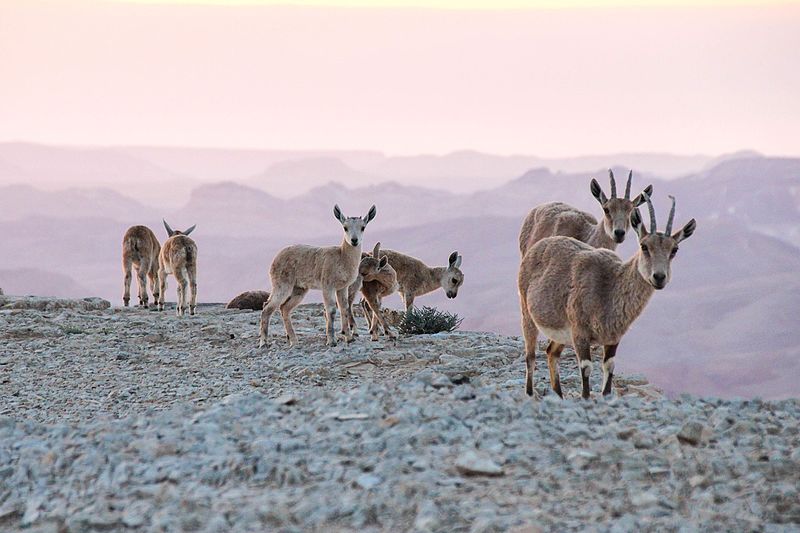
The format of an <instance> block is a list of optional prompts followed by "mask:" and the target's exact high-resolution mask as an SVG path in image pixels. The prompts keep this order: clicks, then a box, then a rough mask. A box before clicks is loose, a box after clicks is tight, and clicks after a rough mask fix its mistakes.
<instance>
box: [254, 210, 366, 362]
mask: <svg viewBox="0 0 800 533" xmlns="http://www.w3.org/2000/svg"><path fill="white" fill-rule="evenodd" d="M376 213H377V210H376V209H375V206H374V205H373V206H372V207H371V208H370V210H369V212H368V213H367V216H365V217H363V218H362V217H345V216H344V215H343V214H342V210H341V209H339V206H338V205H336V206H334V208H333V216H334V217H336V220H338V221H339V222H340V223H341V224H342V228H343V229H344V238H343V239H342V244H341V245H340V246H328V247H324V248H322V247H318V246H306V245H302V244H297V245H294V246H287V247H286V248H284V249H283V250H281V251H280V252H278V255H276V256H275V259H273V260H272V265H271V266H270V268H269V277H270V280H271V281H272V294H271V295H270V297H269V300H268V301H267V304H266V305H265V306H264V309H263V311H261V325H260V332H261V334H260V340H259V347H262V346H264V345H265V344H266V343H267V335H268V333H269V319H270V317H271V316H272V314H273V313H274V312H275V311H276V310H277V309H278V308H279V307H280V310H281V317H282V318H283V325H284V327H285V328H286V336H287V337H288V339H289V345H290V346H293V345H295V344H297V335H295V333H294V328H293V327H292V320H291V316H290V313H291V312H292V309H294V308H295V307H297V306H298V305H299V304H300V302H302V301H303V297H304V296H305V295H306V293H307V292H308V291H309V289H318V290H321V291H322V300H323V302H324V305H325V323H326V325H325V336H326V337H327V345H328V346H336V337H335V336H334V333H333V331H334V324H333V323H334V319H335V318H336V305H338V307H339V312H340V313H341V314H342V330H343V331H344V336H345V341H347V342H350V341H352V340H353V335H352V332H351V331H350V317H349V311H348V307H347V289H348V287H349V286H350V285H352V283H353V282H354V281H355V280H356V278H357V277H358V265H359V263H360V262H361V241H362V240H363V235H364V229H365V228H366V227H367V224H368V223H369V222H370V220H372V219H373V218H375V214H376Z"/></svg>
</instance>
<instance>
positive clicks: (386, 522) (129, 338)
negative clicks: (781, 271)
mask: <svg viewBox="0 0 800 533" xmlns="http://www.w3.org/2000/svg"><path fill="white" fill-rule="evenodd" d="M43 302H44V303H43ZM0 306H1V308H0V398H2V402H1V403H0V531H16V530H18V529H23V528H25V529H26V530H28V531H92V530H105V531H109V530H111V531H115V530H141V531H181V530H184V531H264V530H285V531H303V530H324V531H336V530H353V529H364V530H374V531H398V530H419V531H495V530H496V531H504V530H514V529H516V530H518V531H540V530H541V531H549V530H587V529H588V530H600V531H608V530H614V531H629V530H633V529H645V530H665V531H677V530H681V531H694V530H720V531H721V530H725V531H728V530H768V531H784V530H787V531H788V530H797V528H798V527H800V495H798V485H800V446H799V445H800V431H798V416H800V402H798V401H797V400H792V401H783V402H762V401H759V400H738V401H737V400H732V401H727V400H726V401H723V400H716V399H696V398H681V399H677V400H670V399H666V398H663V397H662V396H661V395H660V394H658V391H656V390H654V389H653V388H652V387H650V386H649V385H648V384H647V381H646V379H644V378H643V377H641V376H627V377H626V376H622V377H621V378H620V380H619V384H618V387H617V389H616V390H615V393H614V395H613V397H612V398H611V399H603V398H599V397H595V398H593V399H592V400H590V401H580V400H579V399H577V396H578V389H579V379H578V374H577V369H576V365H575V362H574V357H572V354H571V352H570V353H566V354H565V356H564V357H563V358H562V365H561V366H562V370H561V373H562V385H563V387H564V389H565V391H566V392H567V393H568V394H569V395H570V397H569V398H568V399H567V400H560V399H558V398H557V397H555V396H554V395H552V394H549V395H548V394H546V391H547V384H546V381H545V379H546V374H547V370H546V363H545V361H544V358H543V357H542V358H541V359H540V362H539V368H538V371H537V374H538V380H537V381H538V382H537V388H538V390H539V391H540V392H541V393H542V394H543V395H544V398H543V399H542V400H538V401H534V400H530V399H528V398H527V397H526V396H525V395H524V390H523V389H524V387H523V378H524V363H523V359H522V342H521V340H520V339H519V338H514V337H504V336H499V335H493V334H485V333H471V332H457V333H451V334H437V335H431V336H417V337H402V338H400V340H399V341H398V342H397V343H396V344H393V343H390V342H388V341H387V342H383V341H381V342H377V343H375V342H371V341H370V340H369V337H368V335H366V334H365V331H364V325H363V320H361V321H360V324H361V331H362V335H361V337H360V338H359V339H358V340H357V341H356V342H355V343H354V344H351V345H344V344H340V345H339V346H337V347H336V348H332V349H327V348H325V346H324V334H323V329H322V322H323V320H322V313H321V309H320V307H319V306H318V305H313V304H312V305H307V306H301V307H299V308H298V309H297V311H296V312H295V326H296V329H297V331H298V335H299V337H300V343H301V347H299V348H296V349H293V350H289V349H287V348H286V346H285V342H284V341H283V339H282V338H280V337H278V336H277V335H280V334H282V326H281V325H280V320H279V318H278V317H273V321H274V322H273V326H272V331H273V333H274V334H275V335H276V336H275V337H274V342H273V343H272V346H271V347H270V348H269V349H264V350H259V349H257V348H256V346H257V344H258V335H257V324H258V319H259V314H258V313H255V312H245V311H233V310H225V309H223V308H222V306H221V305H220V306H202V307H200V308H199V314H198V315H197V316H195V317H186V318H183V319H179V318H177V317H175V316H174V315H173V314H172V313H171V312H165V313H158V312H154V311H148V310H142V309H133V308H132V309H105V308H104V307H105V306H104V305H103V304H102V303H99V302H97V301H95V300H77V301H73V303H65V302H58V301H49V302H48V301H44V300H41V299H39V300H37V299H28V300H25V301H20V300H15V299H9V298H8V297H5V298H3V299H2V300H0ZM621 357H625V354H622V355H621ZM597 366H599V365H596V367H597ZM618 366H619V365H618ZM599 382H600V377H599V373H598V374H597V375H595V376H593V380H592V383H593V386H594V389H595V390H597V389H598V388H599Z"/></svg>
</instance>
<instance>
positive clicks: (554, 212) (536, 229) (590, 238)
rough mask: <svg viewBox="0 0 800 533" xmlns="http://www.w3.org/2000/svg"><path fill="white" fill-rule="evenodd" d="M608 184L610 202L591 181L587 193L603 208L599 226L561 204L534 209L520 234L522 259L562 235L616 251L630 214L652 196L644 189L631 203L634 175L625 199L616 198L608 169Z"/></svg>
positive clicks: (578, 212) (611, 172) (575, 210)
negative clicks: (547, 240) (646, 198)
mask: <svg viewBox="0 0 800 533" xmlns="http://www.w3.org/2000/svg"><path fill="white" fill-rule="evenodd" d="M608 177H609V180H610V181H611V198H608V197H606V195H605V193H604V192H603V189H602V188H601V187H600V184H599V183H597V180H596V179H594V178H592V181H591V186H590V189H591V191H592V196H594V197H595V198H596V199H597V201H598V202H600V205H601V206H602V207H603V218H601V219H600V221H599V222H598V221H597V220H596V219H595V218H594V217H593V216H592V215H590V214H589V213H587V212H585V211H581V210H579V209H576V208H574V207H572V206H570V205H568V204H565V203H562V202H551V203H547V204H542V205H540V206H537V207H534V208H533V209H532V210H531V212H530V213H528V216H527V217H526V218H525V222H523V224H522V229H521V230H520V232H519V251H520V253H521V254H522V255H525V252H526V251H527V250H528V248H530V247H531V246H533V245H534V244H536V243H537V242H539V241H540V240H542V239H544V238H545V237H553V236H555V235H563V236H565V237H573V238H575V239H578V240H579V241H581V242H585V243H586V244H588V245H589V246H593V247H595V248H606V249H608V250H616V248H617V245H618V244H620V243H621V242H622V241H624V240H625V234H626V232H627V231H628V227H629V224H630V216H631V213H632V212H633V210H634V209H635V208H636V207H638V206H640V205H641V204H643V203H644V196H643V194H645V193H646V195H647V196H650V195H652V194H653V186H652V185H648V186H647V187H645V189H644V191H642V194H639V195H638V196H637V197H636V198H634V199H633V200H631V179H632V178H633V171H632V170H631V171H630V172H629V173H628V183H627V184H626V185H625V197H624V198H617V182H616V181H615V180H614V172H613V171H612V170H610V169H609V171H608Z"/></svg>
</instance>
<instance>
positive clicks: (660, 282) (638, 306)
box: [518, 193, 697, 398]
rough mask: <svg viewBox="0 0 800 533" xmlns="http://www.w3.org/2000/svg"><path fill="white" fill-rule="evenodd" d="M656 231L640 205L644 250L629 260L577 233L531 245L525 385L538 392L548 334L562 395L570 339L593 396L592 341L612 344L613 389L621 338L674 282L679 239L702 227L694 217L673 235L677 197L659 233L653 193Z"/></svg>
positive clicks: (605, 388)
mask: <svg viewBox="0 0 800 533" xmlns="http://www.w3.org/2000/svg"><path fill="white" fill-rule="evenodd" d="M643 194H644V198H645V201H646V202H647V206H648V209H649V211H650V232H649V233H648V231H647V230H645V228H644V224H643V223H642V218H641V214H640V213H639V210H638V209H635V210H634V211H633V213H632V214H631V225H632V226H633V229H634V230H635V231H636V233H637V235H638V237H639V250H638V251H637V252H636V253H635V254H634V256H633V257H631V258H630V259H629V260H628V261H626V262H623V261H622V259H620V258H619V257H618V256H617V255H616V254H615V253H613V252H611V251H609V250H603V249H597V248H593V247H591V246H589V245H588V244H586V243H583V242H580V241H578V240H576V239H573V238H572V237H548V238H546V239H542V240H541V241H539V242H538V243H536V244H535V245H534V246H533V247H532V248H530V249H529V250H528V251H527V252H526V253H525V256H524V257H523V258H522V263H521V264H520V267H519V278H518V281H519V298H520V308H521V310H522V333H523V336H524V338H525V363H526V370H527V371H526V376H525V391H526V392H527V394H528V395H533V372H534V368H535V358H536V338H537V335H538V333H539V332H540V331H541V332H542V333H543V334H544V335H545V336H546V337H547V338H548V339H550V341H551V342H550V345H549V346H548V348H547V365H548V367H549V369H550V385H551V387H552V388H553V390H554V391H555V392H556V394H558V395H559V396H561V397H563V395H562V393H561V382H560V379H559V376H558V360H559V357H560V355H561V351H562V350H563V349H564V345H567V344H571V345H572V346H573V347H574V348H575V354H576V355H577V358H578V365H579V367H580V369H581V379H582V382H583V390H582V392H581V396H582V397H583V398H588V397H589V375H590V374H591V371H592V356H591V353H590V347H591V345H592V344H600V345H602V346H603V347H604V355H603V385H602V389H601V390H602V392H603V394H604V395H607V394H609V393H610V392H611V380H612V378H613V376H614V356H615V354H616V352H617V345H618V344H619V342H620V339H621V338H622V336H623V335H624V334H625V332H626V331H628V328H629V327H630V325H631V324H632V323H633V321H634V320H636V318H637V317H638V316H639V314H640V313H641V312H642V310H643V309H644V307H645V305H647V302H648V301H649V300H650V297H651V296H652V295H653V291H654V290H657V289H658V290H660V289H663V288H664V287H665V286H666V285H667V283H668V282H669V280H670V264H671V262H672V259H673V258H674V257H675V254H676V253H677V252H678V243H680V242H681V241H683V240H685V239H688V238H689V237H690V236H691V235H692V233H694V230H695V228H696V226H697V224H696V223H695V220H694V219H692V220H690V221H689V222H688V223H687V224H686V225H685V226H684V227H683V228H682V229H681V230H680V231H678V232H676V233H674V234H671V235H670V232H671V231H672V221H673V219H674V217H675V199H674V198H673V197H670V198H672V209H671V210H670V213H669V219H668V220H667V227H666V231H664V233H657V232H656V216H655V210H654V209H653V204H652V203H651V201H650V197H649V196H648V195H647V193H643Z"/></svg>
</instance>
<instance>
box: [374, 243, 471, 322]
mask: <svg viewBox="0 0 800 533" xmlns="http://www.w3.org/2000/svg"><path fill="white" fill-rule="evenodd" d="M381 253H383V254H386V256H387V257H388V258H389V264H390V265H392V268H394V270H395V272H397V283H398V285H399V286H400V288H399V291H400V296H401V297H402V298H403V304H405V306H406V311H408V310H409V309H411V308H412V307H413V306H414V299H415V298H416V297H417V296H422V295H424V294H428V293H429V292H433V291H435V290H436V289H438V288H440V287H441V288H442V289H443V290H444V292H445V294H446V295H447V297H448V298H455V297H456V296H458V289H459V287H461V285H463V283H464V273H463V272H461V269H460V267H461V259H462V257H461V256H460V255H458V252H453V253H452V254H450V257H449V259H448V265H447V266H446V267H429V266H428V265H426V264H425V263H423V262H422V261H420V260H419V259H417V258H416V257H411V256H410V255H406V254H401V253H400V252H395V251H394V250H383V251H382V252H381Z"/></svg>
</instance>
